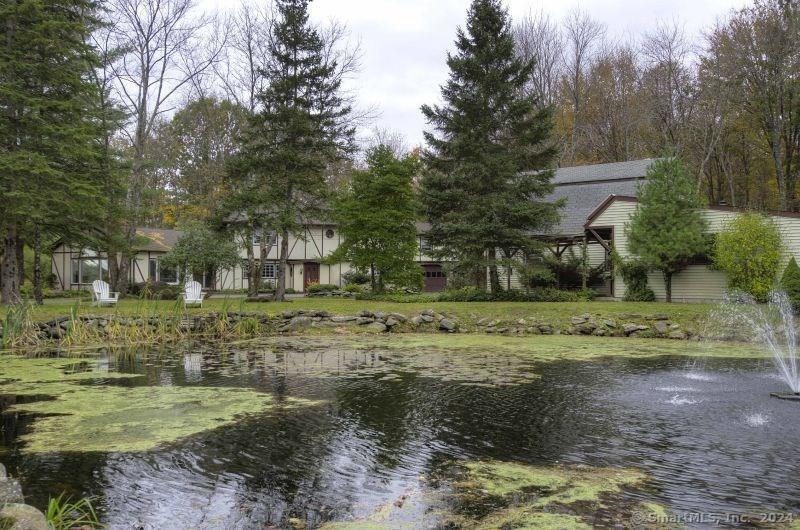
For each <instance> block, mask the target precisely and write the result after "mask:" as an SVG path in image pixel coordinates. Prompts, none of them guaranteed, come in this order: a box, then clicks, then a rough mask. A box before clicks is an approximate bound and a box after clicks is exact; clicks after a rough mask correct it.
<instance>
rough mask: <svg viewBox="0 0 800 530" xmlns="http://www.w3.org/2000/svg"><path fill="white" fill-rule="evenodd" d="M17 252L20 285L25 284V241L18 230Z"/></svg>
mask: <svg viewBox="0 0 800 530" xmlns="http://www.w3.org/2000/svg"><path fill="white" fill-rule="evenodd" d="M15 250H16V252H17V273H18V274H19V286H20V287H22V286H23V285H24V284H25V242H24V241H23V240H22V238H21V237H20V236H19V232H17V243H16V246H15Z"/></svg>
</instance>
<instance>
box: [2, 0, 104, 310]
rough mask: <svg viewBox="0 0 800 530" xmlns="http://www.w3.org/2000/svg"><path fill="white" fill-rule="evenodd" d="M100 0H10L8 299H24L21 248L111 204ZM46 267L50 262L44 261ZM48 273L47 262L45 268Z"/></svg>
mask: <svg viewBox="0 0 800 530" xmlns="http://www.w3.org/2000/svg"><path fill="white" fill-rule="evenodd" d="M96 10H97V3H96V2H94V1H92V0H49V1H44V0H9V1H7V2H2V3H0V20H2V21H3V29H2V30H0V31H2V33H3V35H2V37H3V38H2V44H0V211H1V212H2V215H1V216H0V231H2V237H3V245H2V264H1V266H0V269H2V273H1V274H0V284H2V301H3V302H4V303H14V302H16V301H18V300H19V287H20V285H19V283H20V281H19V272H20V269H21V267H22V263H21V260H20V252H19V250H20V249H21V248H22V242H23V241H24V240H25V239H27V240H28V241H33V247H34V248H35V249H37V250H38V252H37V255H38V254H40V253H41V240H42V237H43V232H49V233H52V234H64V233H71V232H76V231H79V230H80V229H82V228H84V229H85V228H86V227H87V226H92V225H95V226H96V222H97V218H98V217H97V216H98V215H99V211H100V207H101V206H102V204H103V201H102V194H101V193H100V191H99V184H98V182H97V173H96V171H94V169H95V168H96V166H97V162H98V150H97V143H96V140H97V137H98V130H97V124H96V122H95V120H93V119H92V116H93V109H94V105H95V103H96V100H97V93H96V90H95V86H94V85H93V83H92V82H91V81H90V79H89V76H90V73H91V71H92V68H93V66H94V65H95V64H96V55H95V53H94V51H93V49H92V48H91V47H90V46H89V45H88V44H87V37H88V35H89V34H90V32H91V31H92V30H93V28H94V27H95V26H96V24H97V19H96V17H95V14H96ZM39 269H40V267H39ZM39 277H41V270H40V272H39Z"/></svg>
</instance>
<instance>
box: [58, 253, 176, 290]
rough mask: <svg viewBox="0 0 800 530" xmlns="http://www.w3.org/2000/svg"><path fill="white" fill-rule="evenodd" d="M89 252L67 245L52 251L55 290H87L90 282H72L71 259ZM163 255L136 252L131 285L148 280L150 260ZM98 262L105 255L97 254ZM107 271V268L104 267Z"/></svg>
mask: <svg viewBox="0 0 800 530" xmlns="http://www.w3.org/2000/svg"><path fill="white" fill-rule="evenodd" d="M88 252H89V251H88V250H87V249H81V248H80V247H71V246H69V245H63V244H62V245H59V246H57V247H56V248H55V249H54V250H53V254H52V263H51V271H52V273H53V274H54V275H55V281H56V288H57V289H61V290H64V291H70V290H79V289H89V288H91V282H84V283H75V282H74V281H73V261H72V260H73V259H78V258H80V257H81V256H82V255H83V256H86V255H87V253H88ZM163 255H164V252H154V251H142V252H137V253H136V255H135V257H134V258H133V259H132V260H131V269H130V271H129V274H130V281H131V283H143V282H146V281H149V280H150V277H149V274H150V264H149V260H150V259H151V258H154V259H158V258H160V257H161V256H163ZM97 259H98V260H105V261H106V263H108V261H107V259H106V255H105V253H103V252H100V253H97ZM106 271H107V266H106ZM102 279H103V280H104V281H106V282H107V281H108V275H107V274H103V275H102Z"/></svg>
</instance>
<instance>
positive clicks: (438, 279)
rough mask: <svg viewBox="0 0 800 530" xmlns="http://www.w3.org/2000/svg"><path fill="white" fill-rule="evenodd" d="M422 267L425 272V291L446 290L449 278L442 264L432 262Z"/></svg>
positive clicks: (436, 291)
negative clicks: (446, 276)
mask: <svg viewBox="0 0 800 530" xmlns="http://www.w3.org/2000/svg"><path fill="white" fill-rule="evenodd" d="M422 268H423V269H424V272H425V292H426V293H438V292H439V291H444V288H445V285H446V283H447V278H445V275H444V271H443V270H442V266H441V265H434V264H430V265H423V266H422Z"/></svg>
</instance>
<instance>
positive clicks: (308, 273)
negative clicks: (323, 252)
mask: <svg viewBox="0 0 800 530" xmlns="http://www.w3.org/2000/svg"><path fill="white" fill-rule="evenodd" d="M303 273H304V281H303V290H306V289H308V286H309V284H312V283H319V263H317V262H315V261H307V262H305V263H304V264H303Z"/></svg>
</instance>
